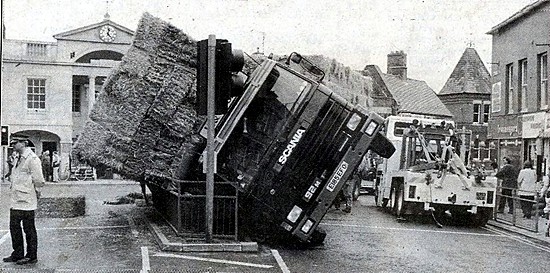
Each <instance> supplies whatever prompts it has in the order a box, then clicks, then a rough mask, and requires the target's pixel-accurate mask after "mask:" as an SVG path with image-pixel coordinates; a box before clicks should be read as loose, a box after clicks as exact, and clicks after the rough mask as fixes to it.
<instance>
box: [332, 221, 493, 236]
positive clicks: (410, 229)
mask: <svg viewBox="0 0 550 273" xmlns="http://www.w3.org/2000/svg"><path fill="white" fill-rule="evenodd" d="M321 225H325V226H339V227H358V228H372V229H385V230H399V231H419V232H432V233H444V234H460V235H474V236H487V237H503V235H499V234H487V233H475V232H463V231H450V230H431V229H414V228H395V227H379V226H365V225H352V224H332V223H321Z"/></svg>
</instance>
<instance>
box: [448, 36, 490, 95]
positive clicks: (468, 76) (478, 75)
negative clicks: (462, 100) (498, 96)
mask: <svg viewBox="0 0 550 273" xmlns="http://www.w3.org/2000/svg"><path fill="white" fill-rule="evenodd" d="M490 79H491V75H490V74H489V71H487V68H486V67H485V65H484V64H483V61H481V58H480V57H479V55H478V54H477V51H476V50H475V49H473V48H471V47H469V48H466V50H465V51H464V53H463V54H462V57H460V60H459V61H458V64H457V65H456V66H455V69H454V70H453V73H451V76H449V79H447V82H446V83H445V86H443V88H442V89H441V91H440V92H439V95H449V94H465V93H468V94H491V81H490Z"/></svg>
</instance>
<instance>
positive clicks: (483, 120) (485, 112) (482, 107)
mask: <svg viewBox="0 0 550 273" xmlns="http://www.w3.org/2000/svg"><path fill="white" fill-rule="evenodd" d="M473 105H474V113H473V123H478V124H487V123H488V122H489V111H490V110H491V102H490V101H483V102H482V101H474V103H473Z"/></svg>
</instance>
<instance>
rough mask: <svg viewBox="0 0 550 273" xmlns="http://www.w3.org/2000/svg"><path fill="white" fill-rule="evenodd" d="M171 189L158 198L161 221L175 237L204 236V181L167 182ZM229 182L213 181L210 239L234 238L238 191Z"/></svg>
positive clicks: (235, 235) (236, 226) (236, 234)
mask: <svg viewBox="0 0 550 273" xmlns="http://www.w3.org/2000/svg"><path fill="white" fill-rule="evenodd" d="M171 180H172V184H173V185H174V186H175V187H174V188H175V189H173V190H171V191H166V192H165V193H164V194H163V196H162V197H161V198H157V200H158V199H161V200H162V204H160V206H157V205H155V206H156V207H157V208H158V207H162V209H163V211H162V213H163V214H164V217H165V219H166V220H167V221H168V222H169V224H170V226H171V227H172V228H173V229H174V231H175V232H176V233H177V234H178V235H179V236H183V237H186V238H197V239H198V238H204V237H205V236H206V194H205V192H206V181H184V180H176V179H171ZM232 184H233V183H231V182H215V184H214V207H213V218H214V223H213V230H212V235H213V237H214V238H219V239H234V240H237V239H238V225H237V224H238V190H237V189H236V188H235V187H233V185H232Z"/></svg>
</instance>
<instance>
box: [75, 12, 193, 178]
mask: <svg viewBox="0 0 550 273" xmlns="http://www.w3.org/2000/svg"><path fill="white" fill-rule="evenodd" d="M195 58H196V43H195V41H194V40H193V39H192V38H190V37H189V36H187V35H186V34H185V33H183V32H181V31H180V30H178V29H177V28H175V27H174V26H172V25H170V24H168V23H166V22H163V21H161V20H159V19H158V18H155V17H153V16H151V15H150V14H148V13H146V14H144V16H143V17H142V18H141V20H140V23H139V26H138V29H137V31H136V35H135V37H134V42H133V43H132V46H131V47H130V49H129V50H128V52H127V53H126V55H125V56H124V57H123V59H122V62H121V63H120V65H119V66H117V67H115V68H114V69H113V71H112V72H111V75H110V76H109V77H108V78H107V80H106V82H105V84H104V86H103V90H102V92H101V93H100V96H99V98H98V100H97V102H96V104H95V105H94V109H93V110H92V112H91V114H90V118H89V120H88V121H87V123H86V125H85V127H84V130H83V132H82V133H81V135H80V137H79V139H78V141H77V143H76V145H75V148H74V152H75V154H76V155H77V156H78V157H79V158H81V159H83V160H85V161H87V162H88V163H90V164H91V165H92V166H99V165H104V166H108V167H111V168H112V169H113V170H114V171H115V172H117V173H120V174H122V175H124V176H126V177H128V178H134V179H138V180H140V179H142V177H143V175H144V173H146V172H148V171H150V172H158V173H160V174H162V175H166V176H168V177H175V176H174V174H183V172H182V171H181V170H179V169H178V168H180V167H181V166H182V162H187V163H188V162H189V160H187V159H186V158H185V157H186V156H187V157H190V156H195V154H196V153H197V150H198V149H197V148H196V147H194V145H202V143H201V142H197V141H194V142H193V141H190V140H191V139H193V135H194V134H195V133H196V132H195V131H196V130H197V129H198V127H199V126H198V124H200V123H202V119H201V118H200V117H198V116H197V114H196V113H195V110H194V101H195V94H196V91H195V88H196V87H195V66H196V60H195ZM183 165H185V164H183ZM183 167H186V166H183ZM176 178H181V177H176Z"/></svg>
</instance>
